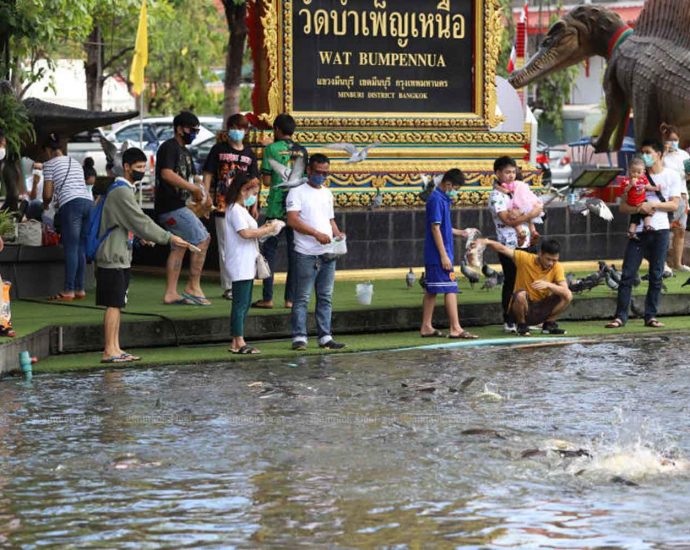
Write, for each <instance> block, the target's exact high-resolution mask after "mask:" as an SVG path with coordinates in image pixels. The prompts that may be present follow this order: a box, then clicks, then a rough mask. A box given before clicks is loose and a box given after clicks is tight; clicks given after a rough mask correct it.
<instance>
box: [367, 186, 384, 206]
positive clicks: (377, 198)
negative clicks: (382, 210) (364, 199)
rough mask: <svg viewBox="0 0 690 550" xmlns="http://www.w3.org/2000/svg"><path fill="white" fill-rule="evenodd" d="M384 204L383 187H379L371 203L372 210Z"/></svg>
mask: <svg viewBox="0 0 690 550" xmlns="http://www.w3.org/2000/svg"><path fill="white" fill-rule="evenodd" d="M382 204H383V193H381V188H380V187H378V188H377V189H376V195H374V198H373V199H371V204H370V205H369V208H370V209H371V210H374V209H375V208H379V207H380V206H381V205H382Z"/></svg>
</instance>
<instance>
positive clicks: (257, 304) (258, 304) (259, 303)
mask: <svg viewBox="0 0 690 550" xmlns="http://www.w3.org/2000/svg"><path fill="white" fill-rule="evenodd" d="M251 307H255V308H257V309H273V306H267V305H266V304H264V303H263V300H257V301H256V302H252V306H251Z"/></svg>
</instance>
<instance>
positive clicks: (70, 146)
mask: <svg viewBox="0 0 690 550" xmlns="http://www.w3.org/2000/svg"><path fill="white" fill-rule="evenodd" d="M102 136H103V132H102V131H101V130H100V129H99V128H95V129H93V130H85V131H84V132H79V133H78V134H74V135H73V136H72V137H71V138H70V139H69V141H68V142H67V153H68V154H69V155H70V156H71V157H72V158H73V159H74V160H76V161H77V162H78V163H79V164H81V165H83V164H84V159H85V158H86V157H91V158H92V159H93V160H94V163H95V168H96V173H97V174H98V175H99V176H105V163H106V158H105V153H104V152H103V149H102V147H101V137H102Z"/></svg>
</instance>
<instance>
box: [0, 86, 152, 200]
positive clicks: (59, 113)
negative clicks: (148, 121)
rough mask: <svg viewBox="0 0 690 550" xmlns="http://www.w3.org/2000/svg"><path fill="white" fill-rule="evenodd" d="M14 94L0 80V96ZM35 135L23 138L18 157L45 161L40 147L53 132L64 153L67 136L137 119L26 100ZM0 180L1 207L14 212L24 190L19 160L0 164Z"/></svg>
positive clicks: (125, 114) (106, 112)
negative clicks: (2, 186) (0, 185)
mask: <svg viewBox="0 0 690 550" xmlns="http://www.w3.org/2000/svg"><path fill="white" fill-rule="evenodd" d="M8 93H10V94H11V93H14V91H13V90H12V87H11V86H10V84H9V83H8V82H7V81H0V94H8ZM22 103H23V104H24V106H25V107H26V109H27V111H28V112H29V115H30V117H31V122H32V123H33V126H34V130H35V132H36V137H35V139H25V140H24V143H23V144H22V148H21V156H22V157H28V158H30V159H33V160H35V161H39V162H42V161H44V160H45V158H44V155H45V153H44V151H43V147H42V145H43V144H44V143H45V142H46V141H47V139H48V135H49V134H51V133H55V134H57V135H58V136H59V138H60V146H61V148H62V150H63V151H67V141H68V140H69V138H70V137H71V136H73V135H74V134H77V133H79V132H83V131H84V130H92V129H94V128H98V127H100V126H107V125H109V124H113V123H114V122H120V121H122V120H127V119H130V118H133V117H135V116H137V115H138V114H139V113H138V112H137V111H128V112H125V113H114V112H108V111H87V110H85V109H75V108H74V107H64V106H62V105H57V104H55V103H50V102H47V101H42V100H40V99H35V98H28V99H25V100H24V101H23V102H22ZM0 179H2V181H3V182H4V184H5V204H4V205H3V208H9V209H10V210H15V209H16V208H17V199H18V196H19V194H20V193H21V192H23V191H24V190H25V189H24V181H23V179H22V171H21V167H20V165H19V159H17V158H14V159H6V160H4V161H3V162H1V163H0Z"/></svg>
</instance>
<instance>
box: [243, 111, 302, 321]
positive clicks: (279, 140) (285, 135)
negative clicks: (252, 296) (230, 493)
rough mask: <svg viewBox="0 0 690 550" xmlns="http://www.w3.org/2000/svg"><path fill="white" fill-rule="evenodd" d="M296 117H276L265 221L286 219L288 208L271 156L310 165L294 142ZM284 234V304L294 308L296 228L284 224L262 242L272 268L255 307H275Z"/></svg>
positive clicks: (265, 168)
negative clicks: (278, 257) (276, 274)
mask: <svg viewBox="0 0 690 550" xmlns="http://www.w3.org/2000/svg"><path fill="white" fill-rule="evenodd" d="M295 127H296V124H295V119H294V118H292V117H291V116H290V115H288V114H286V113H283V114H280V115H278V116H277V117H276V119H275V121H274V122H273V135H274V140H273V143H272V144H271V145H269V146H268V147H266V149H265V150H264V155H263V161H262V163H261V173H262V179H263V184H264V186H266V187H268V188H269V191H268V201H267V204H266V220H267V221H269V220H283V221H285V220H286V219H287V214H286V211H285V199H286V198H287V194H288V191H289V190H286V189H283V188H281V187H276V185H277V184H278V183H281V182H282V181H283V178H282V176H281V175H280V174H278V173H277V172H276V171H275V170H273V169H272V168H271V164H270V163H269V159H274V160H275V161H277V162H279V163H280V164H282V165H284V166H292V165H293V164H294V160H295V159H296V158H297V157H298V156H303V157H304V165H305V166H306V165H307V150H306V149H305V148H304V147H302V146H301V145H299V144H297V143H295V142H294V141H292V135H293V134H294V133H295ZM282 235H285V241H286V243H287V258H288V270H287V281H286V282H285V307H286V308H291V307H292V299H293V295H294V280H293V273H294V271H295V270H294V265H293V264H294V261H295V260H294V255H295V254H294V244H293V243H294V231H293V229H292V228H290V227H288V226H285V228H284V229H283V230H282V231H281V232H280V233H278V235H276V236H275V237H269V238H268V239H266V241H265V242H264V244H263V247H262V253H263V255H264V256H265V258H266V261H268V265H269V266H270V268H271V276H270V277H269V278H268V279H264V280H263V299H262V300H258V301H256V302H254V303H253V304H252V307H258V308H262V309H272V308H273V272H274V266H275V256H276V251H277V249H278V243H279V240H280V238H281V236H282Z"/></svg>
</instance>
